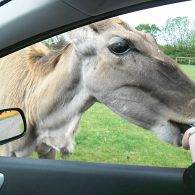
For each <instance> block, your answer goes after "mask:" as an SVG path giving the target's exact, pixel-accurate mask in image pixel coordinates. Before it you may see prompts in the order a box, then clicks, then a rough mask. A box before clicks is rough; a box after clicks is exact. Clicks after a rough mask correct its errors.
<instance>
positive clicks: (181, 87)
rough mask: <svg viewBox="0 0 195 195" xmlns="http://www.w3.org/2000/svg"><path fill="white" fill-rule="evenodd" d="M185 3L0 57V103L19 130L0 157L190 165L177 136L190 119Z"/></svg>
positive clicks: (192, 64) (192, 48)
mask: <svg viewBox="0 0 195 195" xmlns="http://www.w3.org/2000/svg"><path fill="white" fill-rule="evenodd" d="M194 6H195V1H194V0H193V1H189V2H183V3H177V4H172V5H166V6H161V7H157V8H152V9H147V10H142V11H138V12H134V13H129V14H125V15H121V16H119V17H115V18H110V19H107V20H103V21H100V22H96V23H93V24H90V25H87V26H84V27H81V28H78V29H75V30H72V31H69V32H67V33H64V34H60V35H57V36H55V37H52V38H50V39H47V40H44V41H42V42H40V43H37V44H34V45H32V46H29V47H27V48H25V49H22V50H20V51H18V52H15V53H13V54H10V55H8V56H6V57H4V58H2V59H0V78H1V88H0V105H1V106H2V107H18V108H20V109H22V110H23V111H24V113H25V116H26V120H27V127H28V128H27V132H26V135H25V137H23V138H21V139H19V140H16V141H13V142H11V143H9V144H6V145H4V146H2V147H1V148H0V154H1V155H2V156H14V157H30V158H48V159H56V160H78V161H88V162H103V163H119V164H136V165H150V166H163V167H167V166H168V167H186V166H188V165H190V163H191V159H190V153H189V152H188V151H186V150H184V149H183V148H182V147H181V144H182V143H181V140H182V136H183V134H184V132H185V131H186V130H187V129H188V128H189V127H190V125H191V124H192V123H193V120H194V117H195V99H194V98H195V86H194V81H193V80H194V79H195V14H194V12H193V11H192V8H193V7H194ZM165 13H166V14H165Z"/></svg>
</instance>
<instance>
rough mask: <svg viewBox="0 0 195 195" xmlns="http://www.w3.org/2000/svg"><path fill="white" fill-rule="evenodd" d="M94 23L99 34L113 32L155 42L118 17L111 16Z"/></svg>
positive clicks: (132, 38)
mask: <svg viewBox="0 0 195 195" xmlns="http://www.w3.org/2000/svg"><path fill="white" fill-rule="evenodd" d="M94 25H95V26H96V27H97V28H98V29H99V33H100V34H105V32H106V34H107V33H108V34H113V35H118V36H121V37H124V38H127V39H130V40H132V41H133V40H135V41H136V40H142V41H143V40H145V41H147V42H150V43H151V42H153V43H154V42H155V41H154V38H153V37H152V36H151V35H150V34H148V33H145V32H141V31H138V30H136V29H135V28H133V27H131V26H130V25H129V24H127V23H126V22H124V21H123V20H121V19H119V18H111V19H107V20H103V21H100V22H97V23H94Z"/></svg>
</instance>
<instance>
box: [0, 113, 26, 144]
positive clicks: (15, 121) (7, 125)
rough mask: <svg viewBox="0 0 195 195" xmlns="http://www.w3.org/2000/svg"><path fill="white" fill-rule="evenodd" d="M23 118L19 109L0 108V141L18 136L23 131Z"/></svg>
mask: <svg viewBox="0 0 195 195" xmlns="http://www.w3.org/2000/svg"><path fill="white" fill-rule="evenodd" d="M25 128H26V125H25V119H24V115H23V113H22V111H20V110H19V109H6V110H0V143H4V142H6V141H8V140H12V139H14V138H18V137H20V136H21V135H23V134H24V132H25Z"/></svg>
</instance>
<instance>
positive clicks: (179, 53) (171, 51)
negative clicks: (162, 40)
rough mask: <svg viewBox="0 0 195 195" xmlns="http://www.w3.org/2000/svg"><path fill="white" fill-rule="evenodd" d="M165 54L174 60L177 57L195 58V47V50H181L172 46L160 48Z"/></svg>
mask: <svg viewBox="0 0 195 195" xmlns="http://www.w3.org/2000/svg"><path fill="white" fill-rule="evenodd" d="M160 47H161V49H162V50H163V51H164V53H165V54H167V55H169V56H171V57H172V58H176V57H191V58H194V57H195V47H194V48H191V47H190V48H179V47H173V46H171V45H164V46H162V45H161V46H160Z"/></svg>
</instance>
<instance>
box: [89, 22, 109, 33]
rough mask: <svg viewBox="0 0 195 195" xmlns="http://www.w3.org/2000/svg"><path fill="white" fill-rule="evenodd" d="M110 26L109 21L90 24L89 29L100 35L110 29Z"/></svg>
mask: <svg viewBox="0 0 195 195" xmlns="http://www.w3.org/2000/svg"><path fill="white" fill-rule="evenodd" d="M110 26H111V20H110V19H107V20H102V21H100V22H95V23H93V24H90V25H89V27H90V28H91V29H92V30H93V31H94V32H96V33H98V34H100V33H102V32H104V31H105V30H107V29H108V28H110Z"/></svg>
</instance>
